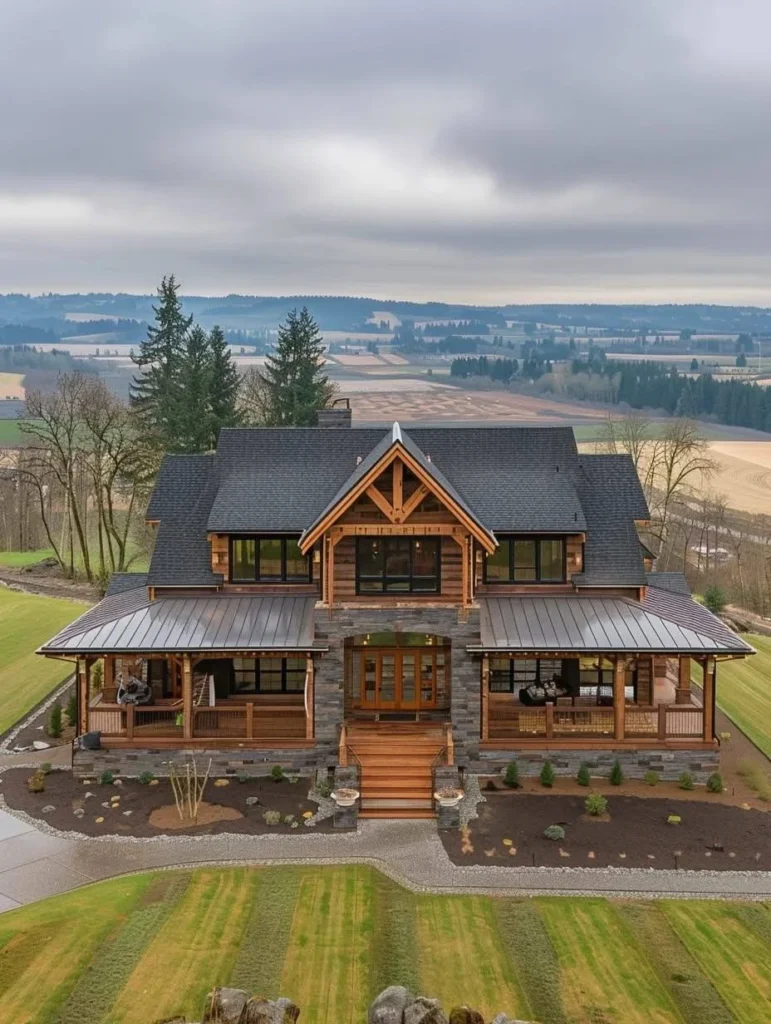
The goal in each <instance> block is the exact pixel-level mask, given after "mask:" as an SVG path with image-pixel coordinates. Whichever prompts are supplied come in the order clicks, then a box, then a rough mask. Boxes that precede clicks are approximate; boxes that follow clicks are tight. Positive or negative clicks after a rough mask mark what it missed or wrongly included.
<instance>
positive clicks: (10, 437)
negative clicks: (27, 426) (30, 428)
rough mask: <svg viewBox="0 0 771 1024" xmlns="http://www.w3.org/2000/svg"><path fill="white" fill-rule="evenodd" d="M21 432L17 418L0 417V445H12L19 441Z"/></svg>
mask: <svg viewBox="0 0 771 1024" xmlns="http://www.w3.org/2000/svg"><path fill="white" fill-rule="evenodd" d="M21 438H22V433H21V430H19V420H16V419H14V420H3V419H0V445H14V444H18V443H19V442H20V441H21Z"/></svg>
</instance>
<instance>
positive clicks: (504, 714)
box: [489, 704, 546, 740]
mask: <svg viewBox="0 0 771 1024" xmlns="http://www.w3.org/2000/svg"><path fill="white" fill-rule="evenodd" d="M490 710H491V714H490V723H489V725H490V739H491V740H492V739H498V740H501V739H515V738H516V737H517V736H522V737H533V736H544V737H545V736H546V708H524V707H517V706H516V705H511V704H506V705H504V704H497V705H496V707H495V710H494V711H493V709H492V707H491V709H490Z"/></svg>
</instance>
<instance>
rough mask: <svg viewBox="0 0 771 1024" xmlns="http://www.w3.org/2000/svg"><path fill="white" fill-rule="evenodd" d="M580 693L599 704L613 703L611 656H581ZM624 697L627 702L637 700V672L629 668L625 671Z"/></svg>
mask: <svg viewBox="0 0 771 1024" xmlns="http://www.w3.org/2000/svg"><path fill="white" fill-rule="evenodd" d="M579 682H580V687H579V691H578V692H579V695H580V696H581V697H583V698H584V699H587V698H589V699H591V700H594V701H596V703H597V704H612V703H613V662H612V661H611V660H610V658H591V657H586V658H581V660H580V662H579ZM624 699H625V700H626V702H627V703H630V704H631V703H634V701H636V700H637V672H636V671H635V670H634V669H627V670H626V672H625V673H624Z"/></svg>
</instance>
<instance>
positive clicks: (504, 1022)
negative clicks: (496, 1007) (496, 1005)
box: [490, 1013, 533, 1024]
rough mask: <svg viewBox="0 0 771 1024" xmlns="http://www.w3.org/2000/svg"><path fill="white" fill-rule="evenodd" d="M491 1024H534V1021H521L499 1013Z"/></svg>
mask: <svg viewBox="0 0 771 1024" xmlns="http://www.w3.org/2000/svg"><path fill="white" fill-rule="evenodd" d="M490 1024H533V1022H532V1021H527V1020H520V1019H519V1017H507V1016H506V1014H505V1013H499V1014H498V1016H497V1017H494V1018H493V1019H492V1020H491V1021H490Z"/></svg>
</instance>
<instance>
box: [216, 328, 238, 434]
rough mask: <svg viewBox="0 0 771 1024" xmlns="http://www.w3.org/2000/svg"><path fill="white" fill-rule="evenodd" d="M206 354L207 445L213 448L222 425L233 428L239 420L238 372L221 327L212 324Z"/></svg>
mask: <svg viewBox="0 0 771 1024" xmlns="http://www.w3.org/2000/svg"><path fill="white" fill-rule="evenodd" d="M209 354H210V359H211V378H210V383H209V407H210V412H211V423H210V432H211V436H210V439H209V447H210V448H214V447H216V444H217V435H218V434H219V431H220V429H221V428H222V427H237V426H238V424H239V423H240V422H241V416H240V413H239V409H238V393H239V390H240V387H241V375H240V373H239V372H238V368H237V367H236V365H235V363H234V362H233V357H232V356H231V354H230V349H229V348H228V343H227V342H226V341H225V335H224V333H223V331H222V328H221V327H217V326H215V327H212V330H211V334H210V335H209Z"/></svg>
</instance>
